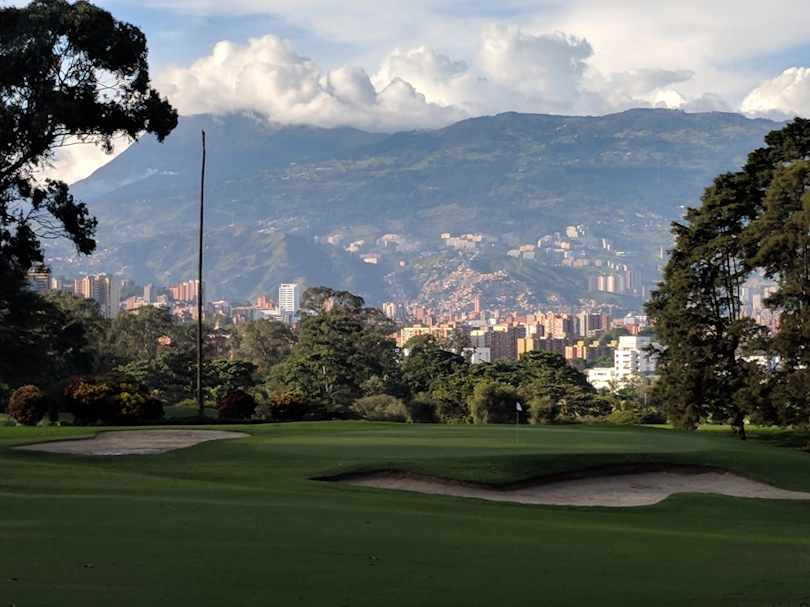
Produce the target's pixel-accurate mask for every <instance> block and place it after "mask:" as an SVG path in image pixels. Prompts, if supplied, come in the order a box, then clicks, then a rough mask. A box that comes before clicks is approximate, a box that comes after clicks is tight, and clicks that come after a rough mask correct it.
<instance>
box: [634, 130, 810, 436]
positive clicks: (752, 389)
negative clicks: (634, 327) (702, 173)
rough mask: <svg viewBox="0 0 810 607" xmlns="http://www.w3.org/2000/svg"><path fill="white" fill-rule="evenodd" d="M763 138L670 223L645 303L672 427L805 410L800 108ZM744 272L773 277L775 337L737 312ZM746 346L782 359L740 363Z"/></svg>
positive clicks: (801, 415) (809, 173) (806, 416)
mask: <svg viewBox="0 0 810 607" xmlns="http://www.w3.org/2000/svg"><path fill="white" fill-rule="evenodd" d="M765 143H766V144H767V145H766V147H764V148H760V149H758V150H755V151H754V152H752V153H751V154H750V155H749V158H748V162H747V163H746V165H745V166H744V167H743V169H742V170H741V171H739V172H736V173H727V174H724V175H720V176H718V177H717V178H715V180H714V183H713V184H712V185H711V186H710V187H709V188H708V189H707V190H706V192H705V194H704V196H703V199H702V205H701V207H700V208H697V209H689V210H688V211H687V213H686V216H685V217H684V221H683V222H679V223H675V224H673V230H672V231H673V234H674V235H675V237H676V241H675V246H674V248H673V250H672V251H671V256H670V260H669V262H668V263H667V266H666V268H665V269H664V276H663V281H662V282H661V283H660V285H659V288H658V289H657V290H656V291H655V292H653V294H652V297H651V300H650V302H649V303H648V305H647V312H648V314H649V315H650V317H651V319H652V320H653V321H654V323H655V326H656V330H657V331H658V335H659V340H660V342H661V343H662V344H663V345H664V346H665V350H664V351H663V352H662V353H661V354H660V357H659V361H658V367H657V369H658V372H659V375H660V381H659V382H657V383H656V386H655V390H654V394H653V395H654V396H655V397H656V398H658V399H660V400H661V401H662V402H664V403H665V410H664V412H665V413H666V414H667V416H668V417H669V419H670V420H671V421H672V422H673V423H675V424H676V425H678V426H680V427H685V428H693V427H695V425H696V424H698V423H701V422H703V421H706V420H714V421H730V422H731V423H732V424H733V426H734V427H735V428H736V430H737V431H738V432H739V433H740V435H741V436H742V437H743V438H744V437H745V426H744V420H745V418H746V416H748V417H751V418H756V419H758V420H760V421H763V420H770V421H776V422H778V423H783V424H784V423H798V424H806V423H807V422H808V421H809V420H810V396H808V394H809V393H808V389H809V388H810V378H808V363H810V352H808V348H807V344H808V339H809V338H810V271H809V270H808V267H810V231H809V230H810V215H809V214H808V209H810V206H808V205H810V197H808V196H807V194H806V193H807V186H808V185H810V164H809V162H810V121H807V120H804V119H801V118H796V119H795V120H794V121H793V122H792V123H790V124H788V125H787V126H786V127H784V128H783V129H781V130H779V131H774V132H772V133H770V134H768V135H767V136H766V138H765ZM752 272H760V273H762V274H763V275H764V276H766V277H769V278H773V279H775V280H776V282H777V288H776V291H775V292H774V293H773V294H772V295H771V296H770V297H768V298H767V299H766V300H765V302H764V303H765V305H766V306H767V307H769V308H770V309H771V310H773V311H774V312H776V313H779V314H780V324H779V330H778V331H777V332H776V333H775V335H773V336H769V335H767V332H766V331H765V330H764V329H763V328H762V327H759V326H757V325H756V324H755V323H754V321H753V320H752V319H750V318H748V317H746V316H744V315H743V309H742V304H741V297H740V295H741V289H742V286H743V283H744V282H745V280H746V279H747V278H748V277H749V276H750V275H751V273H752ZM753 350H757V351H759V352H761V353H764V354H765V356H766V358H768V359H770V360H775V361H778V365H777V366H776V367H775V368H773V369H766V370H764V371H763V369H762V368H759V367H757V366H756V365H754V364H752V363H749V362H746V360H745V356H744V355H745V354H746V353H747V352H750V351H753Z"/></svg>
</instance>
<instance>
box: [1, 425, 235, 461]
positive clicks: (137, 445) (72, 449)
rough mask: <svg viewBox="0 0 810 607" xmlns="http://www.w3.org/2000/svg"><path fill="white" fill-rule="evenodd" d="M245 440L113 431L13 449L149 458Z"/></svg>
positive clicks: (224, 434)
mask: <svg viewBox="0 0 810 607" xmlns="http://www.w3.org/2000/svg"><path fill="white" fill-rule="evenodd" d="M246 436H250V435H249V434H246V433H244V432H228V431H225V430H114V431H108V432H99V433H98V434H97V435H96V436H94V437H93V438H86V439H82V440H63V441H53V442H48V443H37V444H35V445H23V446H22V447H16V448H17V449H27V450H29V451H49V452H51V453H77V454H80V455H149V454H152V453H166V452H167V451H172V450H174V449H183V448H185V447H191V446H192V445H196V444H198V443H204V442H206V441H210V440H222V439H226V438H244V437H246Z"/></svg>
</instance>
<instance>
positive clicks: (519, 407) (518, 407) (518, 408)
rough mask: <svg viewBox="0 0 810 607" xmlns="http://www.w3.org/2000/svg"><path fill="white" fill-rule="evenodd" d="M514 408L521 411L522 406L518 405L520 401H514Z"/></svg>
mask: <svg viewBox="0 0 810 607" xmlns="http://www.w3.org/2000/svg"><path fill="white" fill-rule="evenodd" d="M515 409H517V410H518V411H523V407H521V406H520V403H515Z"/></svg>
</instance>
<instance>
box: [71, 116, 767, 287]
mask: <svg viewBox="0 0 810 607" xmlns="http://www.w3.org/2000/svg"><path fill="white" fill-rule="evenodd" d="M777 127H778V125H777V124H776V123H773V122H771V121H767V120H749V119H747V118H745V117H743V116H740V115H737V114H724V113H710V114H686V113H683V112H678V111H670V110H631V111H628V112H624V113H622V114H615V115H610V116H601V117H564V116H545V115H528V114H516V113H508V114H501V115H498V116H493V117H484V118H475V119H470V120H465V121H463V122H459V123H457V124H454V125H452V126H449V127H447V128H444V129H440V130H436V131H416V132H405V133H396V134H393V135H384V134H369V133H364V132H361V131H358V130H354V129H345V128H344V129H331V130H330V129H320V128H315V127H306V126H293V127H287V126H284V127H282V126H277V125H272V124H268V123H266V122H260V121H258V120H256V119H254V118H251V117H246V116H228V117H220V118H218V117H211V116H193V117H188V118H183V119H181V122H180V125H179V126H178V128H177V130H176V131H175V132H174V133H173V134H172V135H171V136H170V137H169V138H168V139H167V141H166V143H165V144H164V145H159V144H157V143H156V142H155V141H152V140H144V141H142V142H140V143H139V144H137V145H134V146H132V147H131V148H130V149H129V150H127V151H126V152H124V153H123V154H121V155H120V156H119V157H118V158H116V159H114V160H113V161H112V162H111V163H109V164H108V165H107V166H105V167H103V168H101V169H99V170H98V171H97V172H96V173H94V174H93V175H92V176H91V177H89V178H88V179H86V180H84V181H82V182H80V183H78V184H76V185H75V186H74V187H73V188H72V190H73V192H74V194H76V195H77V196H78V197H81V198H83V199H85V200H86V201H87V202H88V205H89V206H90V208H91V210H92V211H93V212H94V213H95V214H96V215H97V216H98V218H99V221H100V225H101V229H100V245H101V247H102V248H103V249H105V250H106V252H103V253H102V255H101V256H100V257H104V256H105V255H107V256H109V255H110V254H111V251H113V250H114V251H116V253H115V259H116V260H117V262H119V263H120V264H121V265H130V266H131V268H132V272H133V273H135V274H136V275H137V276H139V277H143V278H140V280H145V279H146V277H153V279H154V281H157V282H162V281H163V280H166V279H168V277H172V278H174V277H182V278H185V277H187V276H186V273H187V272H188V271H189V269H190V268H192V267H193V259H192V256H193V245H192V242H193V238H192V237H191V233H192V232H193V230H194V228H195V226H196V222H197V220H198V204H199V192H198V187H199V164H200V131H201V130H203V129H204V130H205V131H206V134H207V148H208V164H207V169H206V176H207V179H206V182H207V185H206V222H207V226H208V227H209V228H210V229H211V230H212V231H213V232H212V236H211V238H212V240H210V241H209V247H210V248H211V253H210V254H208V257H207V259H206V266H207V268H208V272H209V274H208V275H209V277H210V280H209V283H211V286H210V287H209V292H210V293H212V294H216V296H217V297H223V296H225V294H228V295H229V296H231V295H230V294H234V296H238V297H240V298H245V297H248V296H249V295H251V294H252V293H254V292H256V289H258V288H259V287H258V286H256V285H265V284H267V285H268V287H269V284H270V282H272V281H275V280H276V279H277V278H278V277H280V276H283V277H284V278H283V280H292V279H294V278H297V277H306V278H307V280H310V279H311V278H310V277H314V276H320V275H323V274H319V272H321V273H322V272H323V271H324V270H325V269H326V268H332V265H331V264H336V265H335V268H334V270H330V272H331V274H329V273H327V274H326V275H325V276H323V278H324V280H323V282H328V281H329V279H333V283H332V284H338V283H340V284H345V283H346V281H351V280H357V281H360V282H363V284H364V285H365V284H368V285H369V286H368V287H365V286H364V287H363V288H367V289H368V293H369V294H373V296H374V297H376V298H378V299H383V298H385V297H387V296H388V293H387V292H386V289H390V284H391V280H389V281H388V282H383V281H382V276H384V275H385V273H386V272H390V271H392V270H393V268H395V267H396V266H394V265H393V264H395V262H397V261H398V259H399V257H402V256H399V257H396V258H395V256H391V255H389V256H387V257H386V256H383V257H381V259H380V265H379V267H377V268H374V267H370V266H372V264H363V263H362V262H361V261H359V260H357V258H356V256H355V258H354V261H353V262H352V260H351V259H348V258H347V256H346V255H344V252H343V251H342V246H341V248H337V247H332V251H331V254H329V253H328V251H329V250H330V249H329V248H324V247H328V245H318V246H316V245H315V244H314V242H313V239H314V238H315V237H320V238H321V239H323V238H325V237H326V236H328V235H331V234H336V233H337V234H343V235H345V237H346V238H348V239H352V238H358V237H364V239H365V240H366V241H367V242H373V241H374V240H375V239H376V238H379V237H380V236H382V235H383V234H386V233H395V234H398V235H403V236H405V237H407V238H408V239H411V240H413V241H414V242H418V243H421V244H420V246H419V247H415V248H414V251H413V252H412V255H417V256H418V252H419V250H426V251H433V252H435V251H437V250H439V249H440V247H441V246H442V245H441V241H440V240H439V236H440V234H441V233H443V232H452V233H454V234H461V233H466V232H482V233H486V234H491V235H493V236H495V237H500V236H502V235H504V234H511V235H514V236H515V237H516V238H519V239H522V240H523V241H525V242H535V241H536V240H537V239H538V238H539V237H541V236H543V235H545V234H549V233H553V232H555V231H564V230H565V226H566V225H575V224H586V225H588V226H590V227H591V228H592V230H593V233H594V235H595V236H596V237H599V238H610V239H611V240H612V241H614V242H615V243H616V246H617V247H618V248H621V249H626V250H628V251H631V252H633V253H634V254H635V255H636V259H637V262H636V263H637V265H638V266H639V269H640V270H641V271H643V272H645V275H646V276H648V277H652V276H653V275H654V273H655V271H656V262H655V260H654V254H653V253H654V252H656V251H658V250H659V248H660V247H666V246H667V245H668V243H669V235H668V224H669V222H670V221H671V220H672V219H674V218H677V217H679V216H680V215H681V214H682V212H683V209H682V207H683V206H685V205H686V206H688V205H694V204H697V203H698V200H699V197H700V194H701V192H702V190H703V188H704V187H706V186H707V185H708V184H709V183H710V182H711V179H712V178H713V177H714V176H715V175H716V174H717V173H720V172H723V171H727V170H734V169H736V168H739V167H740V166H741V165H742V163H743V162H744V161H745V157H746V155H747V153H748V152H750V151H751V150H753V149H754V148H756V147H759V146H760V145H761V144H762V140H763V137H764V135H765V134H766V133H767V132H769V131H771V130H773V129H774V128H777ZM232 224H236V225H240V226H244V231H243V232H240V236H238V237H225V236H222V237H220V236H215V235H217V234H220V232H218V231H217V230H222V229H223V228H226V227H228V226H230V225H232ZM260 230H265V233H263V234H262V233H260V232H259V231H260ZM274 230H275V231H280V232H284V233H287V234H289V235H291V236H288V237H282V236H281V235H278V236H274V238H277V239H280V240H279V242H276V243H275V244H273V242H271V241H272V238H270V239H268V234H267V232H268V231H274ZM187 233H188V234H189V235H190V236H189V238H190V240H189V241H188V242H186V240H185V238H184V237H178V236H177V235H183V234H187ZM222 234H228V232H227V231H226V232H222ZM358 235H360V236H358ZM271 236H272V235H271ZM216 238H218V239H219V240H216V244H214V243H215V240H213V239H216ZM288 238H292V240H289V241H288V240H287V239H288ZM281 242H283V243H284V244H283V245H282V244H279V243H281ZM290 242H296V243H297V244H296V245H295V246H296V248H295V252H294V253H292V254H288V255H287V257H286V259H287V261H285V262H284V263H281V262H280V261H279V253H278V251H279V250H280V249H283V248H286V247H288V246H289V243H290ZM124 243H127V244H126V245H124ZM158 243H163V244H162V245H160V246H159V245H158ZM168 243H171V244H168ZM184 243H185V244H184ZM185 247H188V248H185ZM125 255H126V256H130V258H129V260H126V259H124V258H123V257H124V256H125ZM326 259H329V260H330V261H329V262H328V263H327V262H326V261H325V260H326ZM350 262H352V263H355V264H360V265H352V263H350ZM98 263H100V259H99V260H98V261H97V262H96V264H98ZM487 263H488V264H489V265H491V263H494V262H487ZM285 264H286V265H285ZM496 265H497V264H496ZM501 265H502V266H504V268H505V271H507V272H514V271H515V270H514V268H512V269H510V267H511V266H510V265H509V264H508V263H501ZM544 272H545V273H548V272H551V273H552V274H555V277H554V278H553V279H552V278H550V279H548V281H547V282H548V284H538V285H536V286H535V287H531V288H532V290H533V291H536V295H537V297H539V298H541V299H542V297H543V295H541V293H543V292H547V291H549V290H550V289H551V290H555V289H556V290H559V289H557V287H565V289H567V291H566V293H565V295H564V297H566V298H571V297H573V298H576V297H578V296H581V295H582V284H585V285H586V287H587V280H584V281H583V280H582V279H581V277H580V278H577V279H572V278H571V276H570V272H569V273H565V272H563V273H560V272H559V271H558V269H554V268H549V269H548V270H544ZM523 273H524V275H525V276H523V278H522V279H525V280H530V281H539V282H540V283H544V279H543V278H542V277H540V275H541V274H542V273H537V272H534V271H528V272H527V271H524V272H523ZM352 276H354V277H356V278H351V277H352ZM215 277H216V281H217V284H216V285H215V284H213V281H214V280H215ZM312 280H314V278H313V279H312ZM375 281H376V282H375ZM394 282H397V284H399V285H400V288H401V289H406V290H407V289H411V294H413V290H414V289H415V288H416V287H418V285H416V286H413V285H411V287H408V286H407V284H406V283H407V281H405V282H403V281H401V280H399V281H394ZM402 285H406V286H402ZM552 287H553V288H552ZM261 288H264V287H261ZM555 292H556V291H555Z"/></svg>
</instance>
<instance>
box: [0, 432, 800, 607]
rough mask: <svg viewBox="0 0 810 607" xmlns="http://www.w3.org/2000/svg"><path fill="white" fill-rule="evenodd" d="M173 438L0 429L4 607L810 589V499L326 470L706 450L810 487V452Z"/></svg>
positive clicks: (727, 446)
mask: <svg viewBox="0 0 810 607" xmlns="http://www.w3.org/2000/svg"><path fill="white" fill-rule="evenodd" d="M239 430H244V431H247V432H249V433H251V434H252V437H251V438H249V439H244V440H233V441H220V442H211V443H204V444H201V445H198V446H196V447H194V448H191V449H186V450H182V451H175V452H171V453H167V454H163V455H157V456H130V457H117V458H98V457H95V458H94V457H83V456H65V455H54V454H45V453H34V452H20V451H14V450H11V449H10V448H9V447H11V446H12V445H14V444H22V443H27V442H36V441H39V440H44V439H55V438H67V437H84V436H89V435H92V434H93V433H94V431H95V429H84V428H31V429H28V428H0V466H1V467H2V470H3V473H2V477H0V479H1V480H0V545H1V546H2V547H3V549H2V550H0V604H2V605H5V604H14V605H17V606H18V607H19V606H23V605H24V606H26V607H34V606H46V605H47V606H59V607H69V606H73V605H76V606H79V605H120V606H129V605H132V606H135V605H138V606H142V605H159V604H166V605H175V606H183V605H193V606H195V607H200V606H204V605H251V606H252V605H256V606H262V607H265V606H267V605H336V606H341V605H351V606H352V607H358V606H363V605H369V606H371V605H373V606H379V605H537V604H546V605H572V606H573V605H623V606H627V605H645V606H647V605H661V606H663V605H672V606H675V605H677V606H681V605H732V604H733V605H735V606H740V605H765V604H767V605H800V604H802V603H808V602H810V585H808V584H807V571H808V568H810V504H808V503H806V502H787V501H785V502H782V501H764V500H763V501H758V500H743V499H734V498H727V497H719V496H707V495H680V496H675V497H672V498H670V499H667V500H665V501H664V502H662V503H661V504H659V505H656V506H651V507H643V508H631V509H604V508H561V507H547V506H526V505H520V504H508V503H495V502H484V501H479V500H471V499H459V498H451V497H443V496H425V495H419V494H411V493H407V492H387V491H381V490H375V489H368V488H360V487H350V486H344V485H336V484H332V483H323V482H315V481H310V480H308V479H309V478H311V477H313V476H319V475H325V474H334V473H337V472H341V471H346V470H356V469H364V468H367V469H370V468H378V467H396V468H401V469H410V470H417V471H422V472H429V473H433V474H444V475H449V476H457V477H464V478H470V479H478V480H488V481H507V480H516V479H519V478H525V477H527V476H532V475H536V474H541V473H545V472H550V471H556V470H561V469H566V468H574V467H579V466H582V465H592V464H596V463H609V462H620V461H674V462H697V463H706V464H712V465H720V466H725V467H728V468H731V469H734V470H737V471H739V472H741V473H744V474H747V475H749V476H752V477H754V478H758V479H761V480H767V481H770V482H772V483H774V484H776V485H778V486H781V487H785V488H789V489H801V490H810V455H808V454H806V453H801V452H798V451H794V450H791V449H786V448H777V447H774V446H771V445H769V444H765V443H767V442H768V440H772V439H774V437H770V439H768V440H764V441H762V444H757V441H749V442H748V443H747V444H744V443H741V442H738V441H735V440H732V439H729V438H727V437H724V436H718V435H715V434H713V433H704V432H700V433H680V432H675V431H671V430H663V429H645V428H606V427H564V428H534V427H532V428H521V429H520V432H521V434H520V442H519V443H518V444H516V443H515V434H514V429H513V428H509V427H498V426H490V427H448V426H405V425H390V424H370V423H359V422H337V423H311V424H278V425H269V426H247V427H246V426H240V427H239Z"/></svg>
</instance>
